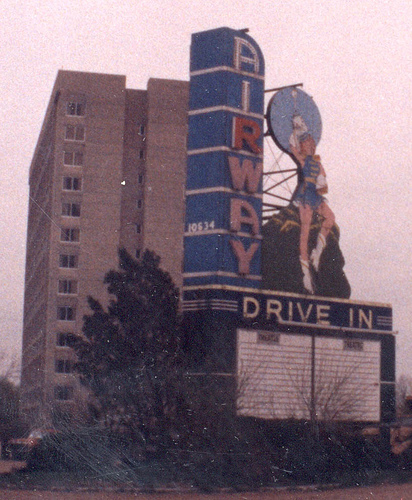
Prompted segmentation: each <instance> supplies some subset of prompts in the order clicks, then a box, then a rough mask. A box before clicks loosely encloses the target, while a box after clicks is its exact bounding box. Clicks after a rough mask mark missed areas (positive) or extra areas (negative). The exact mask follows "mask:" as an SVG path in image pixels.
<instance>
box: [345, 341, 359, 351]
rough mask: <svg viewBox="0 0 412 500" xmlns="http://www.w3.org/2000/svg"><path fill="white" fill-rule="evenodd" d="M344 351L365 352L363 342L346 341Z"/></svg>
mask: <svg viewBox="0 0 412 500" xmlns="http://www.w3.org/2000/svg"><path fill="white" fill-rule="evenodd" d="M343 349H344V350H345V351H363V342H362V340H352V339H350V340H349V339H348V340H344V341H343Z"/></svg>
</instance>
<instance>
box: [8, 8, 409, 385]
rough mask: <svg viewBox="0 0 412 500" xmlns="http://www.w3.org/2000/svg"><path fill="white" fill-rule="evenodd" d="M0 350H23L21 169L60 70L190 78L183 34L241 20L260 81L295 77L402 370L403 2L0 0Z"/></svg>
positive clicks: (355, 283) (346, 243)
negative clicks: (390, 325)
mask: <svg viewBox="0 0 412 500" xmlns="http://www.w3.org/2000/svg"><path fill="white" fill-rule="evenodd" d="M0 15H1V19H2V20H3V23H2V30H1V32H0V47H1V48H0V50H1V62H2V64H1V67H2V71H1V73H0V80H1V88H2V91H3V97H4V99H3V108H2V123H3V141H1V144H0V151H1V158H2V168H1V169H0V182H1V185H2V187H3V196H2V197H1V198H0V208H1V213H2V214H3V217H2V218H1V220H0V228H1V230H0V245H1V248H2V252H1V253H0V266H1V270H2V272H1V274H0V285H1V286H0V298H1V300H0V334H1V349H3V350H7V351H8V352H13V351H14V352H18V353H19V352H20V346H21V330H22V307H23V280H24V262H25V237H26V235H25V233H26V224H27V206H28V171H29V166H30V161H31V157H32V155H33V151H34V148H35V145H36V141H37V137H38V134H39V131H40V128H41V124H42V121H43V118H44V113H45V110H46V107H47V103H48V99H49V96H50V92H51V90H52V87H53V83H54V80H55V77H56V73H57V71H58V70H59V69H66V70H76V71H92V72H102V73H115V74H125V75H127V86H128V87H129V88H145V87H146V84H147V80H148V78H149V77H157V78H175V79H185V80H186V79H188V78H189V74H188V73H189V47H190V36H191V34H192V33H195V32H197V31H203V30H207V29H212V28H218V27H221V26H228V27H231V28H235V29H242V28H246V27H248V28H250V32H249V34H250V35H251V36H252V37H253V38H254V39H255V40H256V42H257V43H258V44H259V45H260V47H261V49H262V51H263V53H264V56H265V60H266V87H267V88H271V87H279V86H283V85H288V84H292V83H298V82H303V83H304V87H303V90H305V92H307V93H309V94H310V95H312V96H313V97H314V99H315V101H316V103H317V105H318V107H319V109H320V113H321V115H322V120H323V135H322V140H321V142H320V144H319V147H318V152H319V154H320V155H321V157H322V163H323V165H324V166H325V168H326V171H327V173H328V183H329V194H328V199H329V202H330V205H331V207H332V208H333V210H334V212H335V214H336V217H337V222H338V224H339V226H340V229H341V248H342V251H343V254H344V256H345V259H346V266H345V271H346V274H347V276H348V279H349V282H350V284H351V286H352V296H351V298H352V299H356V300H365V301H375V302H384V303H391V304H392V305H393V309H394V329H395V330H398V331H399V335H398V342H397V360H398V375H399V374H401V373H404V374H409V375H412V367H410V365H411V363H410V357H411V356H412V331H411V330H412V328H411V326H410V316H411V315H412V299H411V289H412V285H411V283H412V259H411V254H412V236H411V230H412V223H411V220H412V208H411V201H410V197H411V195H410V177H409V176H410V173H411V157H412V148H411V144H412V139H411V129H412V127H411V104H410V98H411V90H412V88H411V87H412V85H411V81H412V74H411V73H412V63H411V57H412V56H411V54H412V42H411V40H412V37H411V26H412V2H411V1H410V0H329V1H325V0H319V1H318V0H306V1H304V0H288V1H287V2H285V1H283V0H282V1H280V0H270V1H269V0H254V1H253V2H237V3H236V2H233V1H232V2H228V1H225V0H223V1H222V0H220V1H215V0H209V1H207V2H205V1H199V0H163V1H162V2H158V1H157V0H123V1H122V0H84V1H80V0H71V1H70V2H68V1H67V0H64V1H63V0H2V2H1V4H0Z"/></svg>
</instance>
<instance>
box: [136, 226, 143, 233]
mask: <svg viewBox="0 0 412 500" xmlns="http://www.w3.org/2000/svg"><path fill="white" fill-rule="evenodd" d="M141 232H142V226H141V224H136V233H137V234H140V233H141Z"/></svg>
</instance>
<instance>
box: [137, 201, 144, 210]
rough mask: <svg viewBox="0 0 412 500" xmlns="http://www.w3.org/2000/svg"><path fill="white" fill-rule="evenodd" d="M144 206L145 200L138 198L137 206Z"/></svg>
mask: <svg viewBox="0 0 412 500" xmlns="http://www.w3.org/2000/svg"><path fill="white" fill-rule="evenodd" d="M142 206H143V201H142V200H137V208H139V209H140V208H142Z"/></svg>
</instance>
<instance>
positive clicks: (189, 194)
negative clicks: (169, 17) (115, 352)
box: [184, 28, 265, 288]
mask: <svg viewBox="0 0 412 500" xmlns="http://www.w3.org/2000/svg"><path fill="white" fill-rule="evenodd" d="M264 73H265V68H264V59H263V55H262V52H261V50H260V48H259V46H258V45H257V44H256V42H255V41H254V40H253V39H252V38H251V37H250V36H248V35H247V34H246V33H245V32H243V31H236V30H232V29H229V28H219V29H215V30H211V31H205V32H201V33H196V34H194V35H193V36H192V45H191V59H190V102H189V135H188V168H187V186H186V228H185V238H184V242H185V263H184V285H185V286H191V285H195V286H196V285H210V284H225V285H234V286H242V287H252V288H259V287H260V281H261V270H260V247H261V225H262V170H263V120H264V116H263V115H264Z"/></svg>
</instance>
